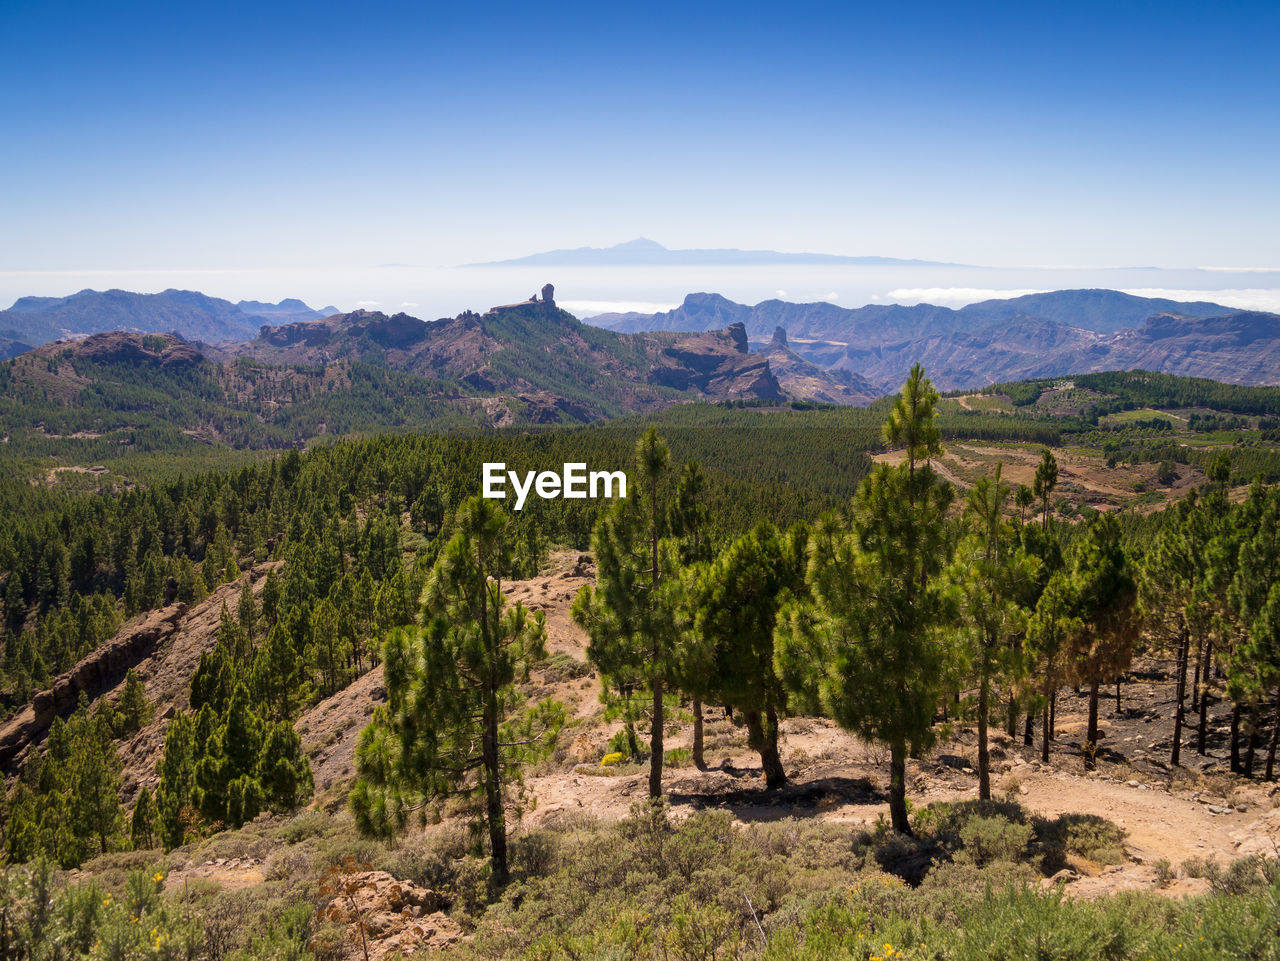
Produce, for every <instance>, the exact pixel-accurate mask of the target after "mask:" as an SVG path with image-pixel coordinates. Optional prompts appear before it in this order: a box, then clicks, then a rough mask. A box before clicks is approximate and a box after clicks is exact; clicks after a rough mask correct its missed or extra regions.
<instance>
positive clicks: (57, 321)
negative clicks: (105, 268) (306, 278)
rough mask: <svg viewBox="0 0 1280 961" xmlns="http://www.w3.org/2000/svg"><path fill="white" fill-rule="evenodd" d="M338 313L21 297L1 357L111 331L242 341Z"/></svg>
mask: <svg viewBox="0 0 1280 961" xmlns="http://www.w3.org/2000/svg"><path fill="white" fill-rule="evenodd" d="M337 312H338V310H337V308H336V307H326V308H324V309H322V310H313V309H312V308H310V307H308V306H307V305H306V304H304V303H303V302H302V301H300V300H293V299H287V300H282V301H281V302H280V303H278V304H271V303H263V302H261V301H256V300H253V301H251V300H242V301H240V303H238V304H233V303H231V301H229V300H223V299H221V298H220V297H210V296H209V295H207V294H202V293H199V292H198V291H194V290H172V289H170V290H165V291H161V292H160V293H158V294H136V293H133V292H131V291H128V290H82V291H80V292H79V293H75V294H71V295H70V296H67V297H22V298H20V299H19V300H18V301H16V302H15V303H14V305H13V306H12V307H10V308H9V309H8V310H0V356H13V355H15V354H17V353H21V349H14V348H6V341H7V342H9V343H10V344H13V345H17V347H20V348H22V349H29V348H30V347H35V346H38V345H40V344H46V343H49V342H50V341H54V340H59V339H62V338H64V337H83V336H86V335H88V334H98V333H103V332H105V331H109V330H132V331H136V332H138V333H144V334H145V333H156V334H163V333H170V332H177V333H178V334H179V335H180V336H182V337H183V338H185V339H188V340H202V341H206V342H209V343H220V342H228V341H238V340H244V339H246V338H249V337H252V336H254V335H255V334H256V333H257V332H258V329H259V328H260V327H261V326H262V325H263V324H278V323H282V322H286V321H294V320H311V319H314V318H318V317H325V316H328V315H329V314H336V313H337Z"/></svg>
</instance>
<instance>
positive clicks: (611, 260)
mask: <svg viewBox="0 0 1280 961" xmlns="http://www.w3.org/2000/svg"><path fill="white" fill-rule="evenodd" d="M761 264H774V265H779V264H789V265H799V264H812V265H815V266H818V265H843V266H847V267H885V266H894V265H899V266H901V265H908V264H909V265H911V266H913V267H957V266H962V265H960V264H943V263H937V262H935V261H931V260H902V259H900V258H897V257H845V256H841V255H839V254H807V253H800V254H795V253H783V252H781V251H777V250H737V249H734V248H716V249H693V250H671V249H669V248H667V247H664V246H662V244H660V243H658V242H657V241H656V240H649V239H647V238H645V237H637V238H636V239H635V240H629V241H627V242H626V243H622V244H615V245H614V246H612V247H575V248H573V249H571V250H549V251H546V252H544V253H540V254H530V255H529V256H527V257H517V258H515V259H514V260H495V261H490V262H488V263H483V264H467V266H468V267H655V266H666V267H733V266H744V265H761Z"/></svg>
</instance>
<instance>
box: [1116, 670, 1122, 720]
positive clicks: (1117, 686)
mask: <svg viewBox="0 0 1280 961" xmlns="http://www.w3.org/2000/svg"><path fill="white" fill-rule="evenodd" d="M1120 712H1121V707H1120V678H1118V677H1117V678H1116V717H1119V716H1120Z"/></svg>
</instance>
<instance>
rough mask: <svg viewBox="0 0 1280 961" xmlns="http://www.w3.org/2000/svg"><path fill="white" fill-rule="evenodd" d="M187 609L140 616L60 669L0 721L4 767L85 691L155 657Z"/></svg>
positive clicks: (99, 689) (101, 688)
mask: <svg viewBox="0 0 1280 961" xmlns="http://www.w3.org/2000/svg"><path fill="white" fill-rule="evenodd" d="M186 612H187V606H186V605H185V604H171V605H170V606H169V607H166V608H164V609H162V610H158V611H152V612H151V613H149V614H144V615H142V616H141V617H138V618H135V619H134V620H132V621H130V622H129V623H128V624H126V625H125V626H124V627H123V628H121V629H120V631H119V633H117V634H116V636H115V637H114V638H112V639H111V640H110V641H108V642H107V643H106V644H103V645H102V646H101V647H99V648H98V649H97V650H95V651H93V652H92V653H91V654H89V655H88V656H87V657H85V658H84V659H83V660H81V661H80V662H79V663H77V664H76V665H75V667H73V668H72V669H71V670H69V671H67V672H66V673H65V674H60V675H59V676H58V677H57V678H56V679H55V680H54V682H53V685H52V686H51V687H50V688H49V689H48V690H44V691H40V692H39V693H37V694H36V695H35V697H33V698H32V699H31V703H30V704H28V705H27V706H26V707H25V708H23V710H21V711H19V712H18V714H17V716H16V717H13V718H11V719H10V720H9V721H8V723H6V724H5V725H4V726H3V727H0V767H3V768H4V769H6V770H11V769H12V768H13V767H14V766H15V764H16V762H18V761H20V760H21V759H22V757H23V756H24V754H25V751H26V749H27V748H28V747H29V746H30V745H31V744H32V743H33V742H35V741H37V740H39V739H40V738H41V737H43V735H44V733H45V731H47V730H48V729H49V725H51V724H52V723H53V720H54V718H56V717H65V716H66V715H68V714H70V713H72V712H73V711H74V710H75V709H76V705H77V704H79V703H80V698H81V697H82V696H83V697H85V698H87V699H88V700H89V701H93V700H95V699H96V698H98V697H100V696H101V695H102V694H104V693H106V692H107V691H109V690H111V689H112V688H114V687H115V686H116V685H118V684H119V683H120V682H121V681H123V680H124V676H125V674H126V673H127V672H128V670H129V669H130V668H132V667H136V666H137V665H138V664H139V663H141V662H142V661H143V660H145V659H146V658H148V657H150V656H151V655H152V654H153V653H154V652H155V650H156V648H157V647H158V646H159V645H160V644H161V643H162V642H163V641H164V640H166V639H167V638H168V637H170V636H171V635H172V634H173V633H174V632H175V631H176V630H177V629H178V625H179V624H180V623H181V622H182V617H183V615H184V614H185V613H186Z"/></svg>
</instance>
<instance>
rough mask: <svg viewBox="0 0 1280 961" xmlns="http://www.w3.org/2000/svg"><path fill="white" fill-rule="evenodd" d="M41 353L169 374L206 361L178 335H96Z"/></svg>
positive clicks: (192, 346)
mask: <svg viewBox="0 0 1280 961" xmlns="http://www.w3.org/2000/svg"><path fill="white" fill-rule="evenodd" d="M38 353H42V354H49V355H53V354H56V355H58V356H66V355H67V354H68V353H69V354H70V359H71V360H72V362H76V361H83V362H85V363H90V364H128V365H130V366H135V367H136V366H152V367H161V368H164V369H167V370H184V369H186V368H188V367H194V366H195V365H196V364H198V363H200V362H201V361H202V360H203V359H204V357H203V355H202V354H201V353H200V349H199V348H198V347H196V346H195V345H194V344H189V343H187V342H186V341H185V340H183V339H182V338H181V337H178V336H177V335H175V334H134V333H126V332H125V331H112V332H110V333H106V334H93V335H92V336H89V337H86V338H84V339H83V340H79V341H75V342H74V343H67V342H66V341H59V342H57V343H56V344H49V345H47V346H45V347H41V348H40V349H39V351H38Z"/></svg>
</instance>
